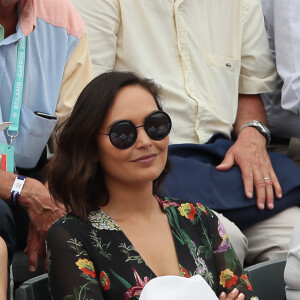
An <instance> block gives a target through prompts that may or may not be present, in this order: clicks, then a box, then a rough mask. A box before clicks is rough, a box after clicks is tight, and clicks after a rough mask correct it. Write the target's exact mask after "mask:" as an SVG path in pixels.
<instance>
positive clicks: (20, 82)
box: [7, 37, 26, 144]
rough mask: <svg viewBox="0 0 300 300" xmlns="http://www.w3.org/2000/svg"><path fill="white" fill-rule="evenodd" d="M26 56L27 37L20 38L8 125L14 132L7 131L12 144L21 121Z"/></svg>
mask: <svg viewBox="0 0 300 300" xmlns="http://www.w3.org/2000/svg"><path fill="white" fill-rule="evenodd" d="M25 57H26V37H24V38H22V39H20V40H19V42H18V53H17V67H16V75H15V83H14V89H13V95H12V100H11V109H10V117H9V121H10V122H12V123H11V124H10V125H9V127H8V132H9V131H10V132H13V133H14V134H9V133H8V132H7V134H8V136H9V137H10V144H11V143H12V140H13V138H15V137H16V136H17V135H18V134H19V121H20V114H21V103H22V97H23V87H24V70H25Z"/></svg>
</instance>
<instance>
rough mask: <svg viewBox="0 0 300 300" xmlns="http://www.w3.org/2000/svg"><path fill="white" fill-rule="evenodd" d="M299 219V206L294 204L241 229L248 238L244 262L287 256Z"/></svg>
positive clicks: (257, 261)
mask: <svg viewBox="0 0 300 300" xmlns="http://www.w3.org/2000/svg"><path fill="white" fill-rule="evenodd" d="M282 201H284V200H282ZM299 219H300V207H296V206H294V207H290V208H287V209H285V210H284V211H282V212H280V213H278V214H276V215H274V216H273V217H271V218H268V219H266V220H264V221H261V222H258V223H256V224H254V225H252V226H251V227H249V228H247V229H245V230H243V233H244V235H245V236H246V238H247V239H248V254H247V256H246V262H247V263H248V264H256V263H259V262H263V261H267V260H273V259H279V258H284V257H287V252H288V248H289V243H290V237H291V234H292V231H293V229H294V226H295V224H296V223H297V221H298V220H299Z"/></svg>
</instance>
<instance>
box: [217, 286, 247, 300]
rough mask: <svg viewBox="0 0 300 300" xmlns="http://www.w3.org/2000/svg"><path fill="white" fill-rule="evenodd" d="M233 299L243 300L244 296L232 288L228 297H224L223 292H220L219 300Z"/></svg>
mask: <svg viewBox="0 0 300 300" xmlns="http://www.w3.org/2000/svg"><path fill="white" fill-rule="evenodd" d="M234 299H239V300H244V299H245V295H244V294H243V293H239V291H238V290H237V289H236V288H234V289H233V290H232V291H231V292H230V293H229V294H228V295H226V293H225V292H222V293H221V295H220V297H219V300H234Z"/></svg>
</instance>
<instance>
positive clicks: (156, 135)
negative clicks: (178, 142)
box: [145, 111, 172, 141]
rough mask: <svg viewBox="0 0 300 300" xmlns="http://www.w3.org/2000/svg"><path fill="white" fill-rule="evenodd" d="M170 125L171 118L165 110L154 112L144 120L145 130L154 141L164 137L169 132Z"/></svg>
mask: <svg viewBox="0 0 300 300" xmlns="http://www.w3.org/2000/svg"><path fill="white" fill-rule="evenodd" d="M171 127H172V122H171V119H170V117H169V115H168V114H166V113H165V112H160V111H159V112H154V113H153V114H151V115H150V116H148V117H147V118H146V121H145V130H146V132H147V134H148V136H149V137H150V138H151V139H152V140H155V141H159V140H162V139H164V138H165V137H166V136H167V135H168V134H169V133H170V130H171Z"/></svg>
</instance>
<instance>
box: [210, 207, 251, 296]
mask: <svg viewBox="0 0 300 300" xmlns="http://www.w3.org/2000/svg"><path fill="white" fill-rule="evenodd" d="M211 213H212V215H213V218H212V219H213V220H212V222H209V224H210V225H209V226H210V227H211V235H212V247H213V255H214V261H215V266H216V272H217V276H218V279H219V282H218V287H217V295H218V296H219V295H220V294H221V292H222V291H224V292H225V293H226V294H228V293H229V292H230V291H232V290H233V289H234V288H237V289H238V290H239V292H241V293H243V294H244V295H245V299H246V300H247V299H249V300H250V299H256V298H255V297H254V296H253V293H252V286H251V284H250V282H249V279H248V277H247V276H246V275H245V273H244V270H243V268H242V266H241V264H240V261H239V259H238V257H237V255H236V253H235V251H234V249H233V248H232V246H231V243H230V241H229V239H228V236H227V233H226V231H225V228H224V226H223V225H222V223H221V222H220V221H219V219H218V217H217V216H216V215H215V214H214V213H213V212H211ZM251 297H253V298H251Z"/></svg>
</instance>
